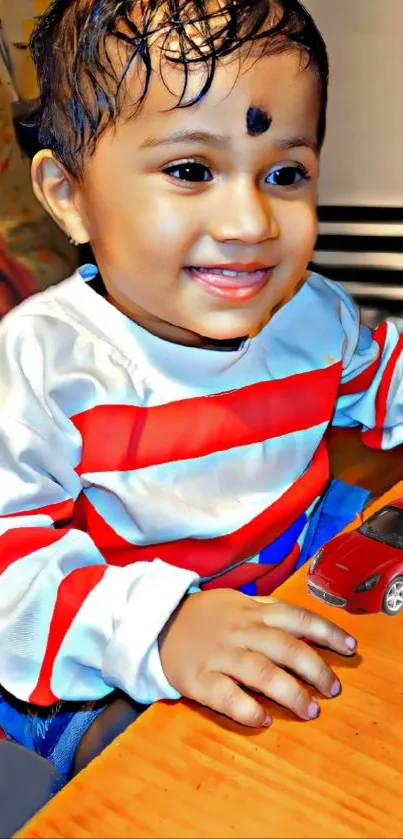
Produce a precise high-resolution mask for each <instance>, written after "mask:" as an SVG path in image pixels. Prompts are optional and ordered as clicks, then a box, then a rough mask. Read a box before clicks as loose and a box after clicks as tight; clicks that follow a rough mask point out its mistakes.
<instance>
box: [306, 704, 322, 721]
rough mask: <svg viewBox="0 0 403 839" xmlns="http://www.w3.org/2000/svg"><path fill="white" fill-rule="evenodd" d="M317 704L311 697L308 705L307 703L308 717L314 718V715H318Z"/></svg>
mask: <svg viewBox="0 0 403 839" xmlns="http://www.w3.org/2000/svg"><path fill="white" fill-rule="evenodd" d="M319 710H320V709H319V705H318V703H317V702H316V699H313V700H312V702H311V703H310V705H308V719H310V720H316V717H318V716H319Z"/></svg>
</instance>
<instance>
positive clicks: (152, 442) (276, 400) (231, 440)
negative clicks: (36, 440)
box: [72, 362, 341, 474]
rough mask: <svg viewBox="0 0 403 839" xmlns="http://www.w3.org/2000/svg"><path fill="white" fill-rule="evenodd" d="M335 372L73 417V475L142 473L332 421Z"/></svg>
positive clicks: (336, 383) (338, 371) (328, 369)
mask: <svg viewBox="0 0 403 839" xmlns="http://www.w3.org/2000/svg"><path fill="white" fill-rule="evenodd" d="M340 374H341V363H340V362H338V363H335V364H333V365H332V366H330V367H326V368H325V369H323V370H314V371H311V372H308V373H300V374H298V375H295V376H290V377H288V378H286V379H280V380H279V381H271V382H260V383H258V384H254V385H249V386H248V387H243V388H240V389H239V390H234V391H230V392H227V393H220V394H215V395H213V396H205V397H196V398H194V399H184V400H180V401H177V402H172V403H170V404H168V405H159V406H156V407H152V408H143V407H136V406H130V405H129V406H128V405H108V406H103V405H98V406H96V407H94V408H91V409H90V410H88V411H85V412H83V413H81V414H77V415H76V416H75V417H72V422H73V423H74V425H75V426H76V428H77V429H78V431H79V432H80V434H81V436H82V440H83V454H82V461H81V464H80V465H79V467H78V470H77V471H78V473H79V474H82V473H83V472H109V471H113V472H114V471H120V470H128V469H140V468H144V467H147V466H155V465H157V464H162V463H169V462H172V461H177V460H186V459H191V458H198V457H204V456H206V455H209V454H211V453H213V452H218V451H226V450H228V449H232V448H234V447H237V446H246V445H250V444H253V443H259V442H262V441H263V440H268V439H270V438H273V437H278V436H282V435H284V434H290V433H292V432H295V431H301V430H302V429H306V428H311V427H312V426H315V425H319V424H320V423H322V422H326V421H328V420H329V418H330V417H331V415H332V413H333V410H334V403H335V400H336V396H337V390H338V387H339V382H340ZM311 394H315V398H314V399H312V398H311V397H310V395H311Z"/></svg>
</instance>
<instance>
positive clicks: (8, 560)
mask: <svg viewBox="0 0 403 839" xmlns="http://www.w3.org/2000/svg"><path fill="white" fill-rule="evenodd" d="M66 533H68V531H67V530H64V529H60V530H53V529H52V528H50V527H19V528H12V529H11V530H7V532H6V533H4V534H3V535H2V536H0V574H3V573H4V571H6V569H7V568H9V566H10V565H12V564H13V562H17V561H18V560H19V559H21V558H22V557H24V556H27V555H28V554H30V553H34V552H35V551H39V550H41V549H42V548H47V547H48V546H49V545H54V544H55V543H56V542H59V540H60V539H61V538H62V537H63V536H65V534H66Z"/></svg>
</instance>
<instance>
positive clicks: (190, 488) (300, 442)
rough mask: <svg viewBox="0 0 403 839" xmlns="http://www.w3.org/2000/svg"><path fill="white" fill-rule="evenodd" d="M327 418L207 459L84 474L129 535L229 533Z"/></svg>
mask: <svg viewBox="0 0 403 839" xmlns="http://www.w3.org/2000/svg"><path fill="white" fill-rule="evenodd" d="M325 428H326V423H323V424H321V425H318V426H315V427H314V428H309V429H306V430H304V431H299V432H293V433H291V434H286V435H284V436H283V437H281V438H276V439H274V440H269V441H266V442H265V443H262V444H256V443H254V444H252V445H250V446H242V447H239V448H237V449H231V450H229V451H226V452H215V453H213V454H211V455H208V456H207V457H204V458H196V459H195V460H182V461H178V462H176V463H174V464H172V463H166V464H162V465H159V466H149V467H147V468H144V469H138V470H136V471H125V472H109V473H94V474H88V475H86V476H83V478H84V480H85V482H91V483H94V484H95V485H96V486H90V487H88V488H87V489H86V490H85V493H86V495H87V496H88V498H89V500H90V501H91V503H92V504H93V506H94V507H95V508H96V510H97V511H98V513H99V514H100V515H101V516H102V518H103V519H104V520H105V521H107V522H108V524H110V525H111V527H113V529H114V530H115V531H116V532H117V533H118V534H119V536H122V537H123V538H124V539H126V540H127V541H129V542H132V543H133V544H136V545H148V544H157V543H159V542H167V541H171V540H176V539H184V538H196V539H210V538H214V537H218V536H223V535H225V534H228V533H232V532H233V531H235V530H238V529H239V528H240V527H243V526H244V525H245V524H247V523H248V522H250V521H251V520H252V519H253V518H255V517H256V516H258V515H259V514H260V513H261V512H262V511H263V510H265V509H266V508H267V507H269V506H270V505H271V504H273V502H274V501H276V500H277V499H278V498H280V497H281V496H282V495H283V494H284V493H285V492H286V490H287V489H289V487H290V486H292V485H293V483H294V482H295V481H297V480H298V479H299V478H300V476H301V474H302V473H303V472H304V471H305V469H306V468H307V466H308V465H309V462H310V460H311V458H312V457H313V455H314V453H315V451H316V449H317V447H318V444H319V442H320V440H321V438H322V436H323V433H324V431H325Z"/></svg>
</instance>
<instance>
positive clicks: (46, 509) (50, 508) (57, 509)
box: [0, 498, 74, 522]
mask: <svg viewBox="0 0 403 839" xmlns="http://www.w3.org/2000/svg"><path fill="white" fill-rule="evenodd" d="M73 511H74V501H73V499H72V498H67V499H66V500H65V501H59V502H58V503H57V504H48V505H45V506H43V507H35V508H33V509H32V510H19V511H18V513H4V515H2V516H0V521H1V520H2V519H8V518H10V519H11V518H16V517H17V516H20V517H21V516H49V518H51V519H52V521H54V522H55V521H63V520H64V519H71V517H72V515H73Z"/></svg>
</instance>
